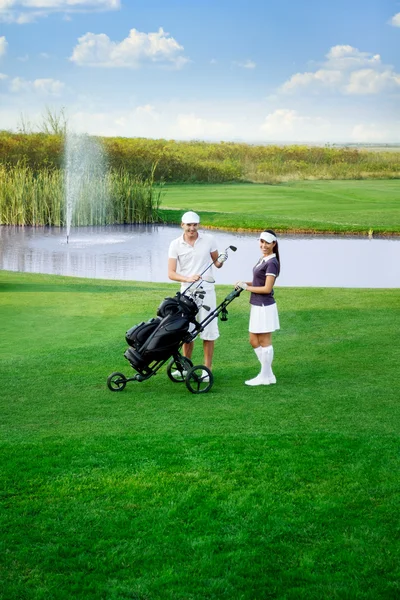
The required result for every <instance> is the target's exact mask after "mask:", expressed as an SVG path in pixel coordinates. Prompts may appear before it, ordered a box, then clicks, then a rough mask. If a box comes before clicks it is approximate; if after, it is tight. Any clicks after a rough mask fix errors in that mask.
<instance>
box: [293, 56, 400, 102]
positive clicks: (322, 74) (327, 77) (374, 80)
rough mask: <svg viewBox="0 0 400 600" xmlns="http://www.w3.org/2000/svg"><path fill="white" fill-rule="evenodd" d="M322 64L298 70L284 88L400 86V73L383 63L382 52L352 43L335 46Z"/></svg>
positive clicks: (374, 89) (357, 90)
mask: <svg viewBox="0 0 400 600" xmlns="http://www.w3.org/2000/svg"><path fill="white" fill-rule="evenodd" d="M326 58H327V60H326V61H325V62H324V64H323V65H322V68H320V69H317V70H316V71H309V72H305V73H295V74H294V75H292V77H291V78H290V79H289V80H288V81H286V82H285V83H284V84H283V85H282V87H281V91H282V92H284V93H299V92H301V91H307V92H311V93H320V92H323V91H330V92H337V93H341V94H358V95H361V94H365V95H367V94H380V93H383V92H387V91H392V90H396V89H399V90H400V75H399V74H398V73H396V72H395V71H394V70H393V68H392V67H390V66H387V65H384V64H383V63H382V60H381V57H380V55H379V54H371V53H368V52H360V50H358V49H357V48H353V46H348V45H341V46H340V45H338V46H333V47H332V48H331V49H330V50H329V52H328V54H327V55H326Z"/></svg>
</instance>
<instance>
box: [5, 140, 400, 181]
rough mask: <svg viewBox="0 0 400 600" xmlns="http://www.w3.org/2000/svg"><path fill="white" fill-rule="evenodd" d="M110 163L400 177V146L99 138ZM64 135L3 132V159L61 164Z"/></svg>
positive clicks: (245, 177)
mask: <svg viewBox="0 0 400 600" xmlns="http://www.w3.org/2000/svg"><path fill="white" fill-rule="evenodd" d="M99 140H100V141H101V143H102V146H103V148H104V151H105V153H106V155H107V161H108V163H109V165H110V168H111V169H113V170H115V171H116V172H121V171H122V172H125V171H126V172H129V173H130V174H131V176H135V177H138V178H139V179H142V178H143V173H149V172H151V170H152V168H153V165H156V169H155V170H154V173H153V176H154V180H155V181H165V182H168V183H222V182H229V181H248V182H259V183H277V182H285V181H301V180H307V179H310V180H313V179H392V178H399V177H400V152H399V149H400V146H399V145H397V146H393V147H392V148H390V147H387V148H381V151H379V148H378V149H375V150H369V149H367V148H360V147H339V146H323V147H321V146H306V145H289V146H278V145H252V144H244V143H234V142H227V143H226V142H220V143H208V142H200V141H193V142H177V141H174V140H163V139H160V140H151V139H144V138H99ZM63 157H64V139H63V137H62V136H61V135H46V134H43V133H40V134H39V133H38V134H33V133H32V134H13V133H10V132H6V131H3V132H1V131H0V163H7V164H10V165H14V166H15V165H17V164H21V161H24V164H26V165H28V166H29V167H31V168H32V169H33V171H35V172H37V171H41V170H42V169H51V168H54V169H56V168H58V169H60V168H62V166H63Z"/></svg>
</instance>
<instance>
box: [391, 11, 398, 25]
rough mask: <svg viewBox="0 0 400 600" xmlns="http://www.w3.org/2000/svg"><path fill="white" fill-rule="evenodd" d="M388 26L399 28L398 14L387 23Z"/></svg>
mask: <svg viewBox="0 0 400 600" xmlns="http://www.w3.org/2000/svg"><path fill="white" fill-rule="evenodd" d="M389 23H390V25H393V26H394V27H400V13H397V14H396V15H394V16H393V17H392V18H391V19H390V21H389Z"/></svg>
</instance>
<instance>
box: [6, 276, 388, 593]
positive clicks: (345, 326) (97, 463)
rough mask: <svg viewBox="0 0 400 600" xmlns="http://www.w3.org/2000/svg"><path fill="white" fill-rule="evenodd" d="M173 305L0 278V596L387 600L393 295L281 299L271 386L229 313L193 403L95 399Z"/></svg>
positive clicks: (152, 388)
mask: <svg viewBox="0 0 400 600" xmlns="http://www.w3.org/2000/svg"><path fill="white" fill-rule="evenodd" d="M175 290H176V286H175V285H172V284H171V285H169V284H145V283H134V282H132V283H130V282H129V283H127V282H111V281H100V280H83V279H74V278H67V277H57V276H45V275H32V274H20V273H8V272H4V271H3V272H0V319H1V323H2V336H1V338H0V364H1V374H2V377H1V382H2V386H1V392H0V394H1V415H2V418H1V421H0V436H1V438H0V439H1V444H0V451H1V462H0V469H1V496H0V498H1V512H0V519H1V522H0V529H1V532H2V533H1V536H0V580H1V585H0V598H1V599H2V600H17V599H18V600H20V599H24V600H28V599H29V600H33V599H34V600H39V599H40V600H42V599H48V598H51V599H57V600H58V599H70V598H80V599H81V598H82V599H85V600H86V599H93V600H98V599H105V600H114V599H118V600H125V599H136V600H150V599H151V600H177V599H182V600H204V599H206V598H207V599H216V600H217V599H218V600H220V599H229V600H231V599H235V600H236V599H238V600H239V599H241V600H242V599H243V600H244V599H246V600H255V599H263V600H264V599H266V598H282V599H285V600H289V599H290V600H291V599H293V600H298V599H306V598H307V599H315V600H320V599H321V598H324V599H325V598H335V599H336V598H337V599H340V600H342V599H349V600H353V599H355V598H356V599H359V598H360V599H370V600H376V599H381V598H385V599H386V598H393V599H394V598H398V597H399V595H400V584H399V581H400V573H399V564H400V561H399V559H400V546H399V543H398V540H399V534H400V531H399V520H398V515H399V510H400V506H399V504H400V501H399V498H400V494H399V492H400V489H399V488H400V485H399V472H400V452H399V448H400V446H399V427H400V410H399V396H400V383H399V377H398V365H399V361H400V349H399V343H398V332H399V329H400V311H399V308H400V292H399V290H352V289H296V288H282V289H279V287H278V288H277V291H276V297H277V301H278V303H279V309H280V318H281V326H282V330H281V331H280V332H278V333H276V334H275V336H274V347H275V361H274V370H275V372H276V375H277V379H278V383H277V385H276V386H269V387H262V388H253V389H248V388H246V387H245V386H244V385H243V381H244V380H245V379H246V378H248V377H251V376H252V375H254V374H255V373H256V372H257V370H258V369H257V365H256V360H255V355H254V353H253V352H252V350H251V349H250V347H249V345H248V342H247V322H248V302H247V298H246V297H245V296H242V297H240V298H239V299H238V300H235V301H234V302H233V303H232V304H231V305H230V307H229V320H228V322H227V323H221V324H220V330H221V338H220V339H219V340H218V342H217V345H216V352H215V365H214V375H215V383H214V386H213V389H212V391H211V392H210V393H209V394H205V395H199V396H196V395H192V394H190V393H189V392H188V391H187V389H186V388H185V386H184V384H174V383H172V382H170V381H169V379H168V378H167V375H166V373H165V369H163V370H162V371H161V372H160V373H159V374H158V375H157V376H156V377H154V378H152V379H150V380H149V381H147V382H144V383H141V384H139V383H130V384H128V385H127V387H126V389H125V390H124V391H123V392H122V393H112V392H110V391H109V390H107V389H106V386H105V381H106V377H107V375H108V374H109V373H111V372H112V371H114V370H122V371H123V372H125V373H126V374H133V371H132V369H131V368H130V367H129V365H128V363H127V362H126V360H125V359H124V358H123V352H124V350H125V347H126V346H125V341H124V333H125V331H126V330H127V329H128V328H129V327H130V326H132V325H133V324H135V323H137V322H139V321H141V320H147V319H148V318H150V317H153V316H154V315H155V312H156V308H157V306H158V304H159V302H160V301H161V300H162V298H163V297H165V296H167V295H171V294H172V293H173V292H174V291H175ZM228 291H229V288H228V287H226V286H221V287H218V288H217V292H218V298H220V299H222V298H223V297H224V296H225V294H226V293H227V292H228ZM195 359H196V361H197V360H198V361H201V360H202V353H201V346H200V343H199V342H197V344H196V348H195Z"/></svg>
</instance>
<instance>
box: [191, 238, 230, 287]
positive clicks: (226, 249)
mask: <svg viewBox="0 0 400 600" xmlns="http://www.w3.org/2000/svg"><path fill="white" fill-rule="evenodd" d="M228 250H232V252H236V250H237V248H236V246H228V247H227V248H225V250H224V252H223V253H221V254H228ZM218 256H220V254H219V255H218ZM218 256H217V258H216V259H215V260H213V261H212V263H210V264H209V265H208V267H206V268H205V269H204V271H203V272H202V273H200V277H201V278H202V279H203V280H204V281H207V279H205V278H204V277H203V275H204V273H205V272H206V271H208V269H210V268H211V267H212V266H213V264H214V263H215V262H217V260H218ZM194 283H196V281H193V282H192V283H191V284H190V285H189V287H187V288H186V290H185V293H186V292H187V291H188V290H189V289H190V288H191V287H192V285H193V284H194ZM209 283H214V281H212V282H209Z"/></svg>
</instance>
